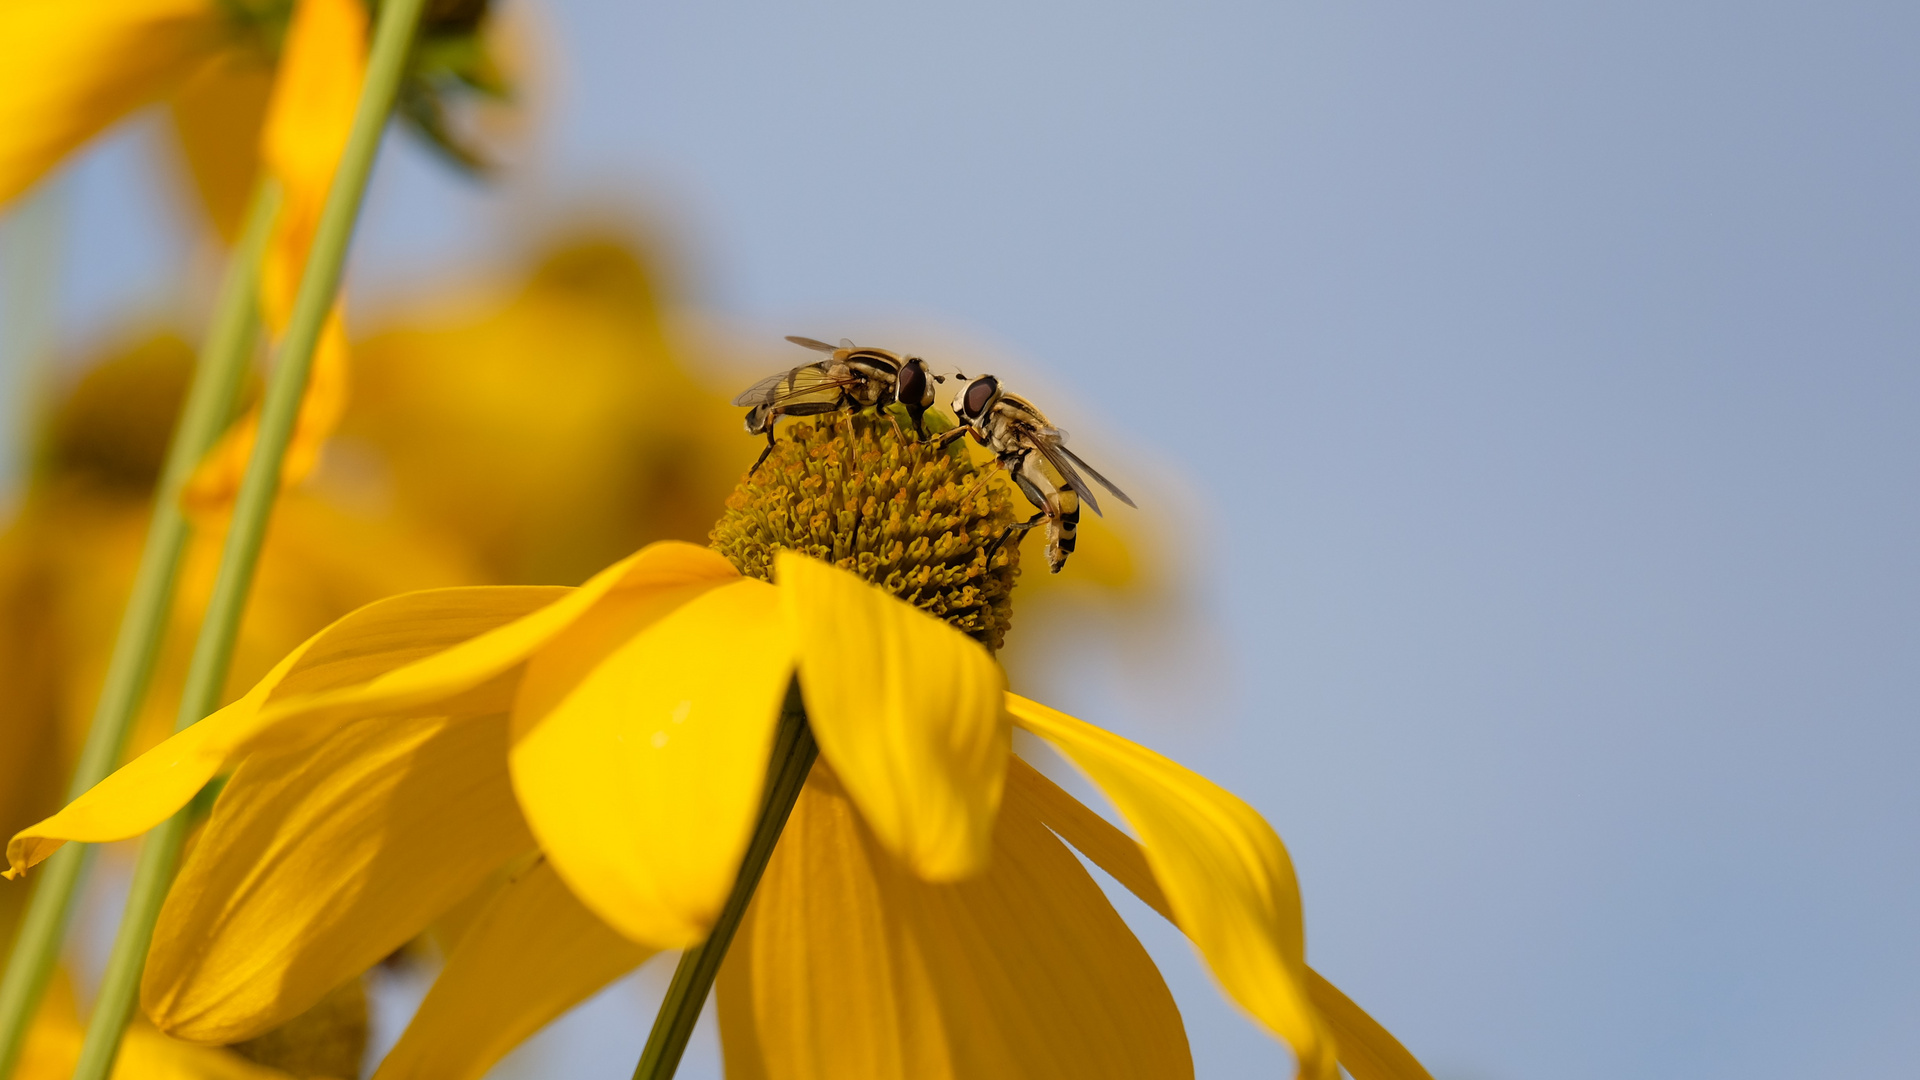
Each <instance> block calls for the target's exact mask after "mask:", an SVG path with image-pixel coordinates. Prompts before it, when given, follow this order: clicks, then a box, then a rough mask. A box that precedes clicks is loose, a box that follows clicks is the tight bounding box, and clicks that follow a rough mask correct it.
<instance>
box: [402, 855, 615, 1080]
mask: <svg viewBox="0 0 1920 1080" xmlns="http://www.w3.org/2000/svg"><path fill="white" fill-rule="evenodd" d="M652 955H653V951H652V950H650V949H646V948H643V947H641V946H639V945H635V944H633V943H632V942H630V941H628V940H627V939H625V938H623V937H621V936H620V935H619V934H616V933H614V932H613V930H611V929H610V928H608V926H607V924H605V923H603V922H601V921H600V920H599V919H597V918H595V917H594V916H593V914H592V913H591V912H589V911H587V909H586V908H584V907H581V906H580V901H578V900H576V899H574V896H573V894H572V893H571V892H568V891H567V887H566V886H565V885H563V884H561V882H560V878H559V876H558V875H556V874H555V873H554V872H553V867H552V866H551V865H549V864H548V863H547V862H546V861H545V860H541V861H538V862H536V863H535V864H534V865H533V866H532V867H531V868H529V869H527V870H525V871H523V872H522V873H521V874H520V875H518V876H517V877H516V878H515V879H514V880H513V881H511V882H509V883H508V884H507V885H506V886H505V887H504V888H503V889H501V891H500V892H499V893H498V894H496V895H495V896H494V898H493V900H492V901H491V902H490V903H489V904H488V906H487V907H486V909H485V910H483V911H482V912H481V913H480V914H479V915H478V916H477V917H476V918H475V920H474V922H473V924H472V926H471V927H470V928H469V929H468V930H467V931H466V933H465V934H463V935H462V936H461V938H460V942H459V944H458V945H456V946H454V949H453V952H452V955H450V956H448V957H447V966H446V967H445V968H444V969H443V970H442V971H441V972H440V977H439V978H438V979H436V980H434V983H433V989H432V990H431V991H429V992H428V994H427V999H426V1000H425V1001H423V1002H421V1003H420V1011H419V1012H417V1013H415V1014H414V1016H413V1020H412V1021H411V1022H410V1023H409V1024H408V1025H407V1030H406V1032H405V1033H404V1034H402V1035H401V1036H400V1042H399V1044H398V1045H396V1046H395V1047H394V1048H393V1052H392V1053H390V1054H388V1055H387V1058H386V1060H385V1061H382V1062H381V1063H380V1069H379V1071H378V1072H376V1073H374V1080H478V1077H480V1076H482V1075H483V1074H485V1073H486V1071H487V1070H488V1069H489V1068H491V1067H492V1065H493V1063H494V1062H496V1061H498V1060H500V1058H501V1057H503V1056H505V1055H506V1053H507V1051H509V1050H511V1049H513V1048H514V1047H516V1046H518V1045H520V1043H521V1041H522V1040H524V1039H525V1038H526V1037H527V1036H529V1035H532V1034H533V1033H534V1032H536V1031H538V1030H540V1028H542V1027H544V1026H546V1024H547V1022H548V1021H550V1020H552V1019H553V1018H555V1017H557V1016H559V1015H560V1014H561V1013H563V1012H566V1011H567V1010H568V1009H570V1008H572V1007H573V1006H575V1005H577V1004H579V1003H580V1002H581V1001H584V1000H585V999H586V998H587V997H588V996H589V995H591V994H593V993H594V992H595V991H597V990H599V989H600V988H601V987H603V986H605V985H606V984H608V983H610V982H612V981H613V980H615V979H617V978H619V977H620V976H621V975H624V974H626V973H627V972H628V971H631V970H632V969H634V968H635V967H638V966H639V965H640V964H641V962H643V961H644V960H646V959H647V957H649V956H652Z"/></svg>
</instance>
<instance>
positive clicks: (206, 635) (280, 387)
mask: <svg viewBox="0 0 1920 1080" xmlns="http://www.w3.org/2000/svg"><path fill="white" fill-rule="evenodd" d="M424 6H425V0H386V2H385V3H383V4H381V5H380V13H379V22H378V24H377V25H376V27H375V29H374V34H373V46H372V49H371V50H370V52H369V54H368V57H367V75H366V81H365V82H364V83H363V84H362V86H361V90H360V101H359V104H358V105H357V106H356V108H355V110H354V116H353V128H352V131H351V134H349V135H348V137H347V146H346V150H345V151H344V152H343V153H342V154H341V156H340V164H339V166H338V168H337V169H336V170H335V172H334V178H333V185H332V187H331V188H330V189H329V190H328V192H327V201H326V204H325V205H324V206H323V207H322V209H321V212H320V222H319V225H318V227H317V228H316V230H315V232H314V238H313V246H312V248H311V249H310V250H309V251H308V253H307V265H306V268H305V270H304V272H303V273H302V274H301V276H300V288H299V291H298V292H297V293H296V294H295V296H294V302H293V311H292V314H291V316H290V317H289V318H288V320H287V331H286V335H285V337H284V338H283V339H282V341H281V343H280V348H279V350H278V351H279V355H278V356H277V357H276V362H275V365H274V370H273V374H272V377H271V378H270V379H269V380H268V383H267V392H266V397H265V399H264V400H263V402H262V404H261V407H260V426H259V430H258V434H257V436H256V437H255V440H254V445H253V455H252V457H250V458H249V459H248V461H247V471H246V475H245V477H244V478H243V479H242V480H241V482H240V493H239V495H238V497H236V498H235V500H234V505H233V522H232V524H231V525H230V526H229V527H228V530H227V539H226V546H225V548H224V549H223V550H222V551H221V555H220V569H219V571H218V572H217V574H216V575H215V577H214V583H213V594H212V596H211V598H210V599H209V600H208V602H207V613H206V617H205V618H204V619H203V620H202V621H201V624H200V636H199V638H198V639H197V640H196V641H195V643H194V649H193V660H192V662H191V663H190V664H189V665H188V667H187V678H186V685H185V688H184V689H183V690H182V692H181V695H180V711H179V713H178V715H177V717H176V719H175V722H174V729H175V730H176V731H178V730H182V729H184V728H186V727H188V726H190V725H192V724H194V723H197V722H198V721H199V720H200V719H201V718H202V717H204V716H206V715H207V714H209V713H211V712H212V711H213V710H214V708H215V707H216V706H218V705H219V703H220V695H221V692H222V690H223V689H224V687H225V685H226V681H227V668H228V666H229V664H230V662H231V661H232V659H233V646H234V642H235V640H236V639H237V638H238V636H239V630H240V616H241V614H242V612H243V611H244V610H245V608H246V600H247V593H248V592H249V590H250V589H251V588H252V585H253V572H254V569H255V567H256V566H257V565H258V563H259V560H260V548H261V543H262V541H263V540H264V539H265V538H266V532H267V521H268V518H269V517H270V516H271V515H272V511H273V502H274V498H275V496H276V495H278V494H279V490H280V466H281V460H282V458H284V457H285V455H286V449H287V442H288V440H289V439H290V438H291V436H292V434H293V427H294V421H295V419H296V418H297V417H298V415H299V412H300V400H301V398H302V397H303V396H304V395H305V393H306V388H307V372H308V370H309V368H311V367H312V364H313V351H314V346H315V345H316V344H317V343H318V342H319V339H320V331H321V327H322V325H323V323H324V321H325V319H326V316H327V310H328V308H330V307H331V306H332V304H333V297H334V293H335V292H336V291H337V290H338V289H339V285H340V274H341V270H342V268H343V267H344V265H345V263H346V255H347V245H348V242H349V241H350V240H351V239H352V237H353V226H354V221H355V219H356V218H357V217H358V216H359V213H360V202H361V198H362V196H364V195H365V194H366V189H367V178H368V176H369V174H370V173H371V172H372V171H373V162H374V158H375V157H376V156H377V154H378V151H379V149H380V138H381V135H382V134H383V133H384V132H385V130H386V126H387V117H388V114H389V113H391V112H392V110H393V101H394V96H395V94H396V93H397V91H398V89H399V85H400V77H401V75H402V74H403V72H404V69H405V66H406V61H407V54H408V53H409V51H410V50H411V48H412V45H413V35H414V29H415V27H416V26H417V25H418V23H419V21H420V12H421V9H422V8H423V7H424ZM208 794H209V793H207V792H203V793H202V797H201V798H197V799H195V800H194V803H193V804H192V805H189V806H188V807H186V808H185V809H183V810H181V811H180V812H179V813H177V814H175V815H174V816H173V817H171V818H169V819H168V820H167V821H165V822H163V823H162V824H161V825H160V826H158V827H157V828H155V829H154V830H153V831H152V832H150V833H149V834H148V835H147V839H146V842H145V843H144V844H143V845H142V846H141V849H140V861H139V862H138V863H137V864H136V865H135V867H134V873H133V886H132V890H131V892H130V893H129V895H128V897H127V907H126V910H125V912H123V913H122V915H121V918H120V932H119V934H118V935H117V936H116V937H115V938H114V942H113V952H112V953H111V954H110V955H109V957H108V959H107V970H106V975H105V977H104V978H103V980H102V982H101V985H100V995H99V997H98V998H97V999H96V1001H95V1003H94V1010H93V1019H92V1022H91V1023H90V1024H89V1025H88V1027H87V1038H86V1043H85V1044H84V1045H83V1046H82V1047H81V1050H80V1063H79V1065H78V1066H77V1067H76V1068H75V1070H74V1074H73V1080H106V1078H107V1076H108V1074H109V1073H111V1072H112V1070H113V1061H114V1058H115V1056H116V1055H117V1054H118V1053H119V1049H120V1038H121V1036H122V1034H124V1032H125V1031H126V1026H127V1021H128V1020H129V1019H131V1018H132V1015H133V1008H134V1003H135V999H136V998H137V996H138V993H139V988H140V976H141V973H142V971H143V970H144V969H145V967H146V960H147V947H148V946H149V945H150V944H151V943H152V941H153V927H154V923H155V922H156V921H157V920H158V918H159V916H160V904H161V901H163V900H164V899H165V898H166V893H167V887H168V885H169V884H170V883H171V882H172V880H173V871H174V867H175V865H176V864H177V863H178V862H179V859H180V847H181V844H182V843H183V842H184V841H185V840H186V835H187V828H188V825H189V823H190V822H191V821H192V820H193V815H194V814H195V813H196V811H203V810H204V809H205V806H204V805H203V804H204V803H207V802H209V801H210V800H209V798H208V797H207V796H208Z"/></svg>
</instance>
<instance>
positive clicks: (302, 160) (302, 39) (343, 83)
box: [183, 0, 367, 514]
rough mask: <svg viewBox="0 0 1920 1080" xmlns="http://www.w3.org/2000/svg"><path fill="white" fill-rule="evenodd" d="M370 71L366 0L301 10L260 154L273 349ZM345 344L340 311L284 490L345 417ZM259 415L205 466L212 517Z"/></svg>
mask: <svg viewBox="0 0 1920 1080" xmlns="http://www.w3.org/2000/svg"><path fill="white" fill-rule="evenodd" d="M366 66H367V5H366V4H365V3H363V2H362V0H297V2H296V3H295V4H294V9H293V17H292V20H291V21H290V23H289V24H288V26H287V35H286V44H285V45H284V46H283V47H282V49H281V56H280V66H279V70H278V71H277V72H276V73H275V76H274V84H273V93H272V95H271V97H270V98H269V100H268V103H267V117H266V122H265V126H264V128H263V129H262V131H261V137H260V152H261V156H262V158H263V159H264V162H265V164H266V166H267V168H268V169H269V170H270V171H271V172H272V173H273V175H274V177H275V178H276V179H277V180H279V182H280V186H281V190H282V192H283V198H282V200H281V205H280V214H279V217H278V218H277V219H276V220H275V221H274V227H273V235H272V237H271V238H270V239H269V241H268V243H267V251H266V256H265V258H264V260H263V261H262V264H261V270H260V294H259V295H260V314H261V318H262V321H264V322H265V323H266V325H267V329H268V330H269V331H270V332H271V333H272V335H273V337H274V338H275V339H276V340H277V339H278V338H279V336H280V335H281V334H282V333H284V332H285V330H286V328H287V322H288V320H289V319H290V318H291V317H292V313H293V303H294V297H295V295H296V294H297V293H298V291H299V287H300V278H301V276H302V275H303V274H304V273H305V272H306V264H307V252H308V249H309V248H311V247H312V244H313V235H314V231H315V229H316V228H317V227H318V226H319V223H320V214H321V210H322V208H323V207H324V206H325V205H326V201H327V191H328V188H329V187H331V186H332V183H333V174H334V170H335V169H336V168H337V167H338V165H339V163H340V156H341V154H342V153H343V152H345V150H346V146H347V138H348V135H349V133H350V132H351V131H352V129H353V114H354V110H355V107H356V106H357V105H358V103H359V100H360V86H361V83H362V81H363V80H364V78H365V75H366ZM348 370H349V364H348V358H347V335H346V328H345V319H344V316H343V315H342V309H341V305H340V304H339V303H338V302H337V301H336V302H335V304H334V305H333V308H332V310H331V311H329V312H328V313H327V321H326V324H325V326H324V327H323V328H322V330H321V333H320V340H319V342H318V344H317V346H316V347H315V349H314V355H313V366H312V368H311V370H310V374H309V376H308V379H307V387H306V393H305V395H304V396H303V397H302V398H301V401H300V413H299V416H298V418H297V419H296V420H295V423H294V430H293V436H292V440H291V441H290V442H289V443H288V445H287V451H286V456H285V457H284V458H283V459H282V461H281V466H280V480H281V483H283V484H286V485H289V486H291V485H293V484H296V483H298V482H299V481H300V480H302V479H303V478H305V476H306V475H307V473H308V472H310V471H311V470H312V469H313V466H314V464H315V463H316V462H317V461H318V460H319V456H320V447H321V446H322V444H324V443H325V442H326V440H327V437H328V436H329V435H331V434H332V433H333V428H334V425H335V424H337V423H338V422H339V420H340V416H341V414H342V413H343V412H344V411H345V409H346V399H347V378H348ZM259 420H260V409H259V406H255V407H254V409H253V410H252V411H251V412H249V413H248V414H247V415H246V416H244V417H242V418H241V419H240V420H238V421H237V422H236V423H235V424H234V425H233V427H232V428H230V429H229V430H228V431H227V433H226V435H224V436H223V437H222V438H221V440H220V442H219V444H218V445H216V446H215V447H214V448H213V450H212V451H211V452H210V453H209V454H208V455H207V457H206V459H205V460H204V461H202V462H201V465H200V467H199V468H198V469H196V470H195V472H194V475H193V477H192V479H191V480H190V481H189V482H188V484H187V488H186V491H185V492H184V494H183V498H184V500H185V502H186V504H187V505H188V507H189V508H191V509H192V510H193V511H194V512H196V513H199V514H209V513H215V512H218V511H219V510H221V509H223V508H225V507H226V506H229V505H231V503H232V501H233V499H234V498H235V497H236V496H237V495H238V494H239V491H240V481H241V478H242V477H243V476H244V475H245V473H246V466H247V460H248V459H249V458H250V457H251V456H252V454H253V442H254V436H255V434H256V432H257V430H258V427H259Z"/></svg>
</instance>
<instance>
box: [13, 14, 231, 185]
mask: <svg viewBox="0 0 1920 1080" xmlns="http://www.w3.org/2000/svg"><path fill="white" fill-rule="evenodd" d="M220 43H221V18H220V14H219V8H218V6H217V5H216V4H214V3H212V2H210V0H88V2H85V3H75V2H73V0H11V2H10V3H6V4H0V72H5V73H6V75H5V79H4V84H3V85H0V203H5V202H7V201H8V200H11V199H12V198H13V197H14V196H16V195H18V194H20V192H22V191H24V190H25V189H26V188H27V187H28V186H29V185H30V184H32V183H33V182H34V181H35V180H38V179H39V178H40V177H41V176H42V175H43V174H44V173H46V171H47V170H48V169H49V168H51V167H52V166H53V165H54V163H56V162H58V161H59V160H60V159H61V158H63V157H65V156H66V155H67V154H68V153H69V152H71V151H72V150H73V149H74V148H76V147H78V146H79V145H80V144H81V143H83V142H86V141H87V140H88V139H91V138H92V137H93V136H95V135H97V134H99V133H100V132H101V131H102V130H104V129H105V128H106V127H107V126H108V125H109V124H111V123H113V122H114V121H115V120H118V119H119V118H120V117H122V116H124V115H126V114H127V113H128V112H130V111H131V110H133V109H135V108H138V107H139V106H141V105H144V104H146V103H148V102H150V101H153V100H156V99H157V98H159V97H161V96H163V95H165V94H166V93H167V92H168V91H169V90H171V89H172V88H173V87H174V86H176V85H177V84H178V83H179V82H180V81H181V80H183V79H185V78H186V77H187V76H188V75H190V74H192V72H193V71H194V69H195V68H196V67H197V66H198V65H199V64H201V63H203V62H204V61H205V60H206V58H207V57H209V56H211V55H212V54H213V52H214V50H215V49H217V48H218V47H219V45H220Z"/></svg>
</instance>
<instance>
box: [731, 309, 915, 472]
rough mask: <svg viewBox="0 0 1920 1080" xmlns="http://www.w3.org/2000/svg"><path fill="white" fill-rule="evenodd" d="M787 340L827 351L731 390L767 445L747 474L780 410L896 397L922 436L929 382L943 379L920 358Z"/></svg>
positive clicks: (832, 407)
mask: <svg viewBox="0 0 1920 1080" xmlns="http://www.w3.org/2000/svg"><path fill="white" fill-rule="evenodd" d="M787 340H788V341H791V342H793V343H794V344H795V345H800V346H804V347H805V348H809V349H812V350H814V351H815V352H823V353H826V354H828V355H827V358H826V359H825V360H817V361H815V362H813V363H811V364H802V365H801V366H799V367H796V368H790V369H788V370H787V371H783V372H781V373H780V374H778V375H769V376H767V377H766V378H764V379H761V380H760V381H759V382H757V383H754V384H753V385H752V386H749V387H747V388H746V389H745V390H742V391H740V393H738V394H736V395H734V398H733V404H734V405H736V406H746V407H747V434H749V435H765V436H766V437H767V448H766V449H765V450H762V451H761V452H760V458H759V460H758V461H755V462H754V463H753V468H752V469H750V470H748V473H749V475H751V474H752V473H754V472H757V471H759V469H760V466H761V464H762V463H763V462H765V461H766V460H767V455H768V454H771V453H773V425H774V423H775V422H777V421H778V420H779V419H780V418H781V417H783V416H823V415H826V414H828V413H836V412H840V411H842V410H846V411H850V412H857V411H859V410H861V409H864V408H867V407H868V406H872V407H874V408H878V409H885V408H886V407H887V406H889V405H892V404H893V403H894V402H896V401H897V402H899V403H900V404H902V405H905V406H906V407H907V416H908V417H909V418H911V419H912V420H913V427H914V431H915V432H916V433H917V434H919V435H921V436H925V434H926V429H925V427H924V426H923V425H922V419H921V418H922V417H924V416H925V415H926V412H927V410H928V409H930V408H932V407H933V384H934V383H936V382H945V381H946V377H945V376H943V375H934V374H931V373H930V372H929V371H928V370H927V362H926V361H925V360H922V359H920V358H919V357H917V356H901V355H899V354H898V353H893V352H888V351H887V350H886V349H867V348H861V347H859V346H856V345H855V344H854V343H853V342H851V341H848V340H847V339H846V338H841V339H840V344H839V345H837V346H834V345H829V344H827V343H826V342H824V341H815V340H814V339H812V338H809V337H798V336H795V335H789V336H788V337H787Z"/></svg>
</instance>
